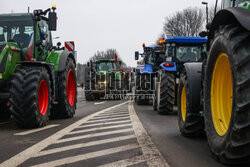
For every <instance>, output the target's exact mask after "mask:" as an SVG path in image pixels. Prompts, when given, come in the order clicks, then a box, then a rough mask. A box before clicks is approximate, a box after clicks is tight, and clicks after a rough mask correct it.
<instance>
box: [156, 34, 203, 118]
mask: <svg viewBox="0 0 250 167" xmlns="http://www.w3.org/2000/svg"><path fill="white" fill-rule="evenodd" d="M206 42H207V39H206V38H203V37H171V38H167V39H166V40H165V43H164V48H165V49H166V51H165V60H166V61H165V62H163V63H161V64H160V68H159V70H158V72H157V77H156V84H155V85H156V88H155V99H154V100H153V108H154V110H156V111H158V113H160V114H171V113H173V111H174V106H175V105H176V104H177V90H178V84H179V79H180V75H181V73H182V71H183V68H184V65H183V64H184V63H186V62H201V61H202V60H203V56H204V54H203V52H205V50H206Z"/></svg>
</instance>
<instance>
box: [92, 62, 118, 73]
mask: <svg viewBox="0 0 250 167" xmlns="http://www.w3.org/2000/svg"><path fill="white" fill-rule="evenodd" d="M113 70H116V62H115V60H114V59H107V60H97V61H96V71H97V72H99V71H108V72H111V71H113Z"/></svg>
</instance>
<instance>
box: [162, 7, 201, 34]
mask: <svg viewBox="0 0 250 167" xmlns="http://www.w3.org/2000/svg"><path fill="white" fill-rule="evenodd" d="M203 24H204V12H203V11H202V9H201V8H197V7H195V8H187V9H184V10H183V11H178V12H176V13H175V14H174V15H172V16H168V17H166V18H165V23H164V26H163V31H164V33H165V34H166V35H167V36H168V37H171V36H198V35H199V32H200V31H201V30H202V28H203Z"/></svg>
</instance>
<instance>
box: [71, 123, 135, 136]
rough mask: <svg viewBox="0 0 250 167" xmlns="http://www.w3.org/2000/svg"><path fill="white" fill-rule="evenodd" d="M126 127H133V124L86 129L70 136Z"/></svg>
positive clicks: (74, 132)
mask: <svg viewBox="0 0 250 167" xmlns="http://www.w3.org/2000/svg"><path fill="white" fill-rule="evenodd" d="M104 125H105V124H104ZM126 126H131V123H129V124H121V125H113V126H109V127H105V126H104V127H98V128H88V129H84V130H78V131H72V132H70V133H69V134H70V135H72V134H79V133H84V132H94V131H96V130H109V129H113V128H121V127H126Z"/></svg>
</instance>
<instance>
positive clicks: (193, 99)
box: [177, 71, 204, 137]
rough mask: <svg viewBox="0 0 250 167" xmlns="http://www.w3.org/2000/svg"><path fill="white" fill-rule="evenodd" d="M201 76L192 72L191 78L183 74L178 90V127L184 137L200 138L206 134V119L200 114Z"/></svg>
mask: <svg viewBox="0 0 250 167" xmlns="http://www.w3.org/2000/svg"><path fill="white" fill-rule="evenodd" d="M200 78H201V76H200V74H199V73H198V72H197V73H194V72H193V71H192V74H191V77H190V78H188V77H187V75H185V74H183V75H182V76H181V78H180V84H179V88H178V96H177V98H178V100H177V105H178V125H179V129H180V132H181V134H182V135H183V136H189V137H190V136H199V135H201V134H203V133H204V119H203V117H202V115H201V114H200V111H201V110H202V107H201V105H200V92H201V82H200Z"/></svg>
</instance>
